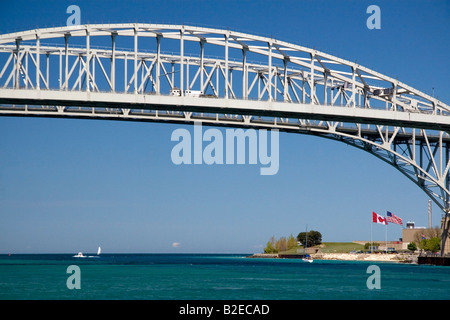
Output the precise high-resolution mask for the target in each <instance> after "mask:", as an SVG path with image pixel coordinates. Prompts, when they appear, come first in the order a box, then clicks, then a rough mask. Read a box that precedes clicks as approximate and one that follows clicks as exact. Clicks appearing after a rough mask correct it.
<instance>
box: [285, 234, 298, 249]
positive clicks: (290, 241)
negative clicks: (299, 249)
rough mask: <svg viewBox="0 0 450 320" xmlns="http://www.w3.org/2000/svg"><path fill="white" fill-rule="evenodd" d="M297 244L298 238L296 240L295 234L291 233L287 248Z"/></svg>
mask: <svg viewBox="0 0 450 320" xmlns="http://www.w3.org/2000/svg"><path fill="white" fill-rule="evenodd" d="M295 246H297V240H295V238H294V236H293V235H292V234H291V235H290V236H289V238H288V240H287V249H288V250H289V249H292V248H294V247H295Z"/></svg>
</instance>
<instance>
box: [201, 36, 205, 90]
mask: <svg viewBox="0 0 450 320" xmlns="http://www.w3.org/2000/svg"><path fill="white" fill-rule="evenodd" d="M204 54H205V40H203V39H201V40H200V90H203V85H204V79H203V78H204V77H203V69H204V66H203V63H204V61H203V59H204ZM203 93H205V92H203Z"/></svg>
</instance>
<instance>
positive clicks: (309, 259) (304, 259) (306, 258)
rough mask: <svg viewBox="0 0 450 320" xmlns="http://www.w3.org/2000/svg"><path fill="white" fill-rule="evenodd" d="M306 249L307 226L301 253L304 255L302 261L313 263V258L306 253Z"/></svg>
mask: <svg viewBox="0 0 450 320" xmlns="http://www.w3.org/2000/svg"><path fill="white" fill-rule="evenodd" d="M307 247H308V226H307V227H306V241H305V245H304V246H303V252H304V253H305V256H304V257H303V258H302V260H303V261H305V262H309V263H311V262H313V261H314V260H313V258H311V256H310V255H309V254H307V253H306V248H307Z"/></svg>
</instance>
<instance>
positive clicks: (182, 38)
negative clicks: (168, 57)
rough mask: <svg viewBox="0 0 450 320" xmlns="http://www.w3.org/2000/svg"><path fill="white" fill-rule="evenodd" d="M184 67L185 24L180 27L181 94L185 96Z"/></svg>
mask: <svg viewBox="0 0 450 320" xmlns="http://www.w3.org/2000/svg"><path fill="white" fill-rule="evenodd" d="M183 69H184V26H182V27H181V29H180V95H181V96H184V90H183V88H184V86H183V82H184V74H183Z"/></svg>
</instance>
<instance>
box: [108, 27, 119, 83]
mask: <svg viewBox="0 0 450 320" xmlns="http://www.w3.org/2000/svg"><path fill="white" fill-rule="evenodd" d="M116 36H117V32H112V33H111V72H110V74H109V76H110V78H111V79H110V80H111V81H110V82H111V90H112V92H115V91H116Z"/></svg>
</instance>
